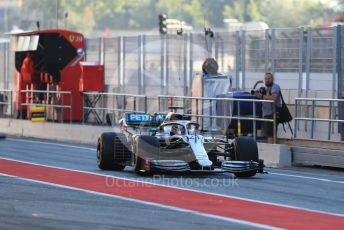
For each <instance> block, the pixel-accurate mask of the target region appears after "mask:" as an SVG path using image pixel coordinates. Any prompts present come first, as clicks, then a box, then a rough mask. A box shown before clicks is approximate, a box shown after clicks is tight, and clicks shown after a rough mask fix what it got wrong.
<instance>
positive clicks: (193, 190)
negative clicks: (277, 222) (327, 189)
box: [0, 157, 344, 217]
mask: <svg viewBox="0 0 344 230" xmlns="http://www.w3.org/2000/svg"><path fill="white" fill-rule="evenodd" d="M0 159H4V160H10V161H15V162H21V163H26V164H32V165H37V166H43V167H48V168H55V169H62V170H69V171H73V172H80V173H86V174H92V175H97V176H103V177H108V178H114V179H121V180H128V181H132V182H136V183H145V184H150V185H155V186H161V187H167V188H174V189H178V190H185V191H191V192H197V193H202V194H208V195H214V196H219V197H227V198H231V199H238V200H243V201H249V202H256V203H260V204H268V205H275V206H279V207H285V208H292V209H298V210H304V211H308V212H315V213H321V214H327V215H334V216H339V217H344V214H340V213H333V212H326V211H320V210H315V209H308V208H302V207H296V206H292V205H286V204H279V203H274V202H268V201H260V200H254V199H249V198H243V197H238V196H230V195H225V194H218V193H212V192H206V191H201V190H195V189H190V188H183V187H176V186H171V185H164V184H157V183H153V182H146V181H142V180H138V179H133V178H125V177H118V176H113V175H109V174H101V173H94V172H88V171H81V170H76V169H68V168H63V167H57V166H50V165H44V164H38V163H32V162H28V161H21V160H16V159H11V158H6V157H0Z"/></svg>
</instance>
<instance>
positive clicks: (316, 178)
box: [269, 172, 344, 184]
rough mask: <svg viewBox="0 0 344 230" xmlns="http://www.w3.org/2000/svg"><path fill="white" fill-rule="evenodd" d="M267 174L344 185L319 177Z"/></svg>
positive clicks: (341, 182) (342, 182)
mask: <svg viewBox="0 0 344 230" xmlns="http://www.w3.org/2000/svg"><path fill="white" fill-rule="evenodd" d="M269 174H272V175H278V176H285V177H295V178H301V179H309V180H318V181H323V182H331V183H338V184H344V181H340V180H330V179H326V178H319V177H311V176H301V175H295V174H287V173H275V172H269Z"/></svg>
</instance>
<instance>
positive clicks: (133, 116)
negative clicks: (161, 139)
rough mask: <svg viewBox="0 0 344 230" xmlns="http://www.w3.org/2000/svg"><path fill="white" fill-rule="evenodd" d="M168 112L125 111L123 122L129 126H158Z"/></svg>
mask: <svg viewBox="0 0 344 230" xmlns="http://www.w3.org/2000/svg"><path fill="white" fill-rule="evenodd" d="M165 118H166V114H154V115H150V114H146V113H125V114H124V118H123V119H122V124H123V125H124V126H128V127H158V126H159V125H160V124H161V123H162V122H163V121H164V120H165Z"/></svg>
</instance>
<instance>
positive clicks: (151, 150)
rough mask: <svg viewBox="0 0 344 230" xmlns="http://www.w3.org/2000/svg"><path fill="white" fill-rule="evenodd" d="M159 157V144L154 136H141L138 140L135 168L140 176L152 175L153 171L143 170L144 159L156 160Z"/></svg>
mask: <svg viewBox="0 0 344 230" xmlns="http://www.w3.org/2000/svg"><path fill="white" fill-rule="evenodd" d="M158 156H159V142H158V140H157V139H156V138H155V137H153V136H139V137H138V138H137V140H136V146H135V152H134V157H135V159H134V164H133V168H134V171H135V173H136V174H138V175H150V174H152V171H144V169H143V168H142V165H143V162H144V159H154V158H157V157H158Z"/></svg>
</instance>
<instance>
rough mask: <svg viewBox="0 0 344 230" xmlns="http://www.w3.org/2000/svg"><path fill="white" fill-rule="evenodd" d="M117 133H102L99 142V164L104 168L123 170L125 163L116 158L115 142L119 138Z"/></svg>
mask: <svg viewBox="0 0 344 230" xmlns="http://www.w3.org/2000/svg"><path fill="white" fill-rule="evenodd" d="M118 135H121V134H117V133H112V132H108V133H102V135H101V136H100V137H99V139H98V143H97V165H98V167H99V168H100V169H102V170H116V171H121V170H123V169H124V168H125V164H123V163H121V162H117V161H116V160H115V148H116V146H115V144H117V143H116V140H117V139H118Z"/></svg>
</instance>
